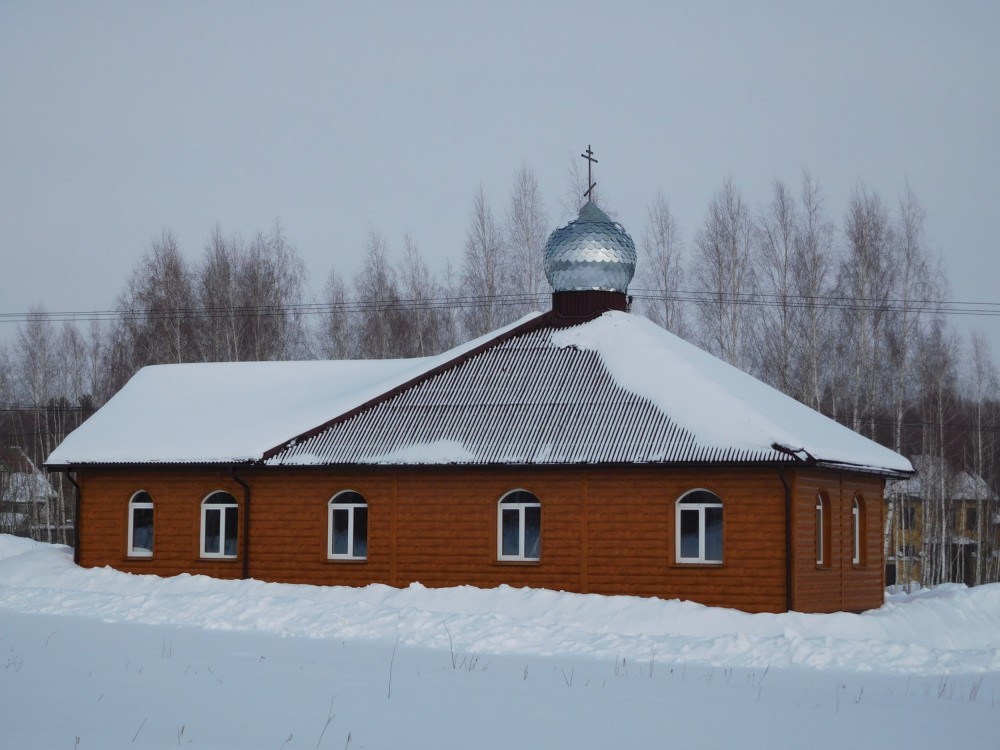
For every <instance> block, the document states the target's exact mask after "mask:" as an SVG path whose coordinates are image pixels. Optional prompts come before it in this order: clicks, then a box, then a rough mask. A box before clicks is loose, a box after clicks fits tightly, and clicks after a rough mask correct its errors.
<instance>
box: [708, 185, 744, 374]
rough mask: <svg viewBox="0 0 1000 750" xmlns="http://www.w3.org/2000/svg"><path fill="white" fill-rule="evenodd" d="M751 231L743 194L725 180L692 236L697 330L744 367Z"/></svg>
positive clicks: (716, 350) (723, 355) (719, 352)
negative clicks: (700, 224)
mask: <svg viewBox="0 0 1000 750" xmlns="http://www.w3.org/2000/svg"><path fill="white" fill-rule="evenodd" d="M753 238H754V231H753V222H752V221H751V219H750V212H749V211H748V209H747V206H746V203H745V202H744V200H743V196H742V195H741V194H740V192H739V191H738V190H737V189H736V187H735V186H734V185H733V183H732V180H728V179H727V180H726V181H725V183H724V184H723V186H722V188H721V189H720V190H719V192H717V193H716V194H715V196H714V197H713V198H712V203H711V205H710V206H709V209H708V216H707V217H706V219H705V224H704V225H703V226H702V228H701V229H700V230H699V231H698V234H697V235H696V236H695V258H694V281H695V286H696V288H697V292H698V295H699V300H698V304H697V313H698V322H699V336H700V339H701V342H702V345H703V346H704V347H705V348H706V349H708V350H709V351H710V352H712V353H713V354H715V355H716V356H718V357H721V358H722V359H724V360H725V361H727V362H729V363H730V364H732V365H735V366H736V367H739V368H740V369H743V370H748V369H751V368H750V364H751V361H752V359H751V355H752V354H753V353H754V352H753V342H752V339H753V334H754V326H753V320H752V312H753V308H752V307H750V306H749V304H748V303H749V302H750V301H752V295H753V294H754V291H755V287H756V280H755V260H754V252H753V250H754V242H753Z"/></svg>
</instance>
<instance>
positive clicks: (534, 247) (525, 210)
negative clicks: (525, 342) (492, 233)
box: [505, 166, 549, 316]
mask: <svg viewBox="0 0 1000 750" xmlns="http://www.w3.org/2000/svg"><path fill="white" fill-rule="evenodd" d="M505 218H506V221H505V228H506V232H507V237H506V245H507V248H508V249H509V253H510V264H511V285H512V287H513V289H514V290H515V292H516V293H517V294H519V295H521V296H522V297H523V298H524V300H525V301H524V302H523V303H521V304H518V305H517V306H516V308H515V310H514V311H513V314H514V315H516V316H521V315H524V314H525V313H528V312H531V311H532V310H536V309H538V307H539V305H540V304H541V303H543V299H542V298H543V296H544V294H545V292H547V291H549V284H548V281H547V280H546V278H545V268H544V257H543V256H544V253H545V240H546V238H547V237H548V232H549V228H548V226H547V224H546V220H545V205H544V203H543V201H542V195H541V191H540V190H539V188H538V180H537V179H536V178H535V173H534V172H532V171H531V170H530V169H529V168H528V167H527V166H522V167H521V170H520V171H519V172H518V173H517V177H516V178H515V180H514V187H513V188H511V191H510V204H509V206H508V208H507V214H506V217H505Z"/></svg>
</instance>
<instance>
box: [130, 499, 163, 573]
mask: <svg viewBox="0 0 1000 750" xmlns="http://www.w3.org/2000/svg"><path fill="white" fill-rule="evenodd" d="M140 495H145V496H146V497H147V498H149V499H148V500H137V499H136V498H138V497H139V496H140ZM137 510H150V511H153V532H152V536H151V539H150V548H149V549H146V548H145V547H136V546H135V511H137ZM155 544H156V510H155V508H154V507H153V497H152V496H151V495H150V494H149V493H148V492H146V491H145V490H139V491H138V492H136V493H135V494H134V495H132V497H131V498H129V501H128V556H129V557H152V556H153V549H152V547H153V545H155Z"/></svg>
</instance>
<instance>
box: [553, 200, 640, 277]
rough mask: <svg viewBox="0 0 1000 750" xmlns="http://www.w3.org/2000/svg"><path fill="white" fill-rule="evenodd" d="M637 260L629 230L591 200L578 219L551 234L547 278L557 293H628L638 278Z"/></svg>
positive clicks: (582, 209) (581, 210)
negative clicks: (636, 275)
mask: <svg viewBox="0 0 1000 750" xmlns="http://www.w3.org/2000/svg"><path fill="white" fill-rule="evenodd" d="M635 257H636V256H635V243H634V242H632V238H631V237H629V235H628V232H626V231H625V228H624V227H622V225H621V224H619V223H618V222H617V221H612V220H611V218H610V217H609V216H608V215H607V214H606V213H604V212H603V211H602V210H601V209H599V208H598V207H597V205H596V204H595V203H594V202H593V201H587V203H586V205H584V207H583V208H581V209H580V215H579V216H577V218H576V219H574V220H573V221H571V222H570V223H569V224H567V225H566V226H564V227H559V229H556V230H555V231H554V232H553V233H552V234H550V235H549V239H548V242H546V243H545V276H546V278H548V280H549V283H550V284H551V285H552V289H553V290H555V291H556V292H574V291H586V290H591V289H599V290H604V291H609V292H621V293H623V294H624V293H625V292H627V291H628V285H629V282H630V281H632V277H633V276H634V275H635Z"/></svg>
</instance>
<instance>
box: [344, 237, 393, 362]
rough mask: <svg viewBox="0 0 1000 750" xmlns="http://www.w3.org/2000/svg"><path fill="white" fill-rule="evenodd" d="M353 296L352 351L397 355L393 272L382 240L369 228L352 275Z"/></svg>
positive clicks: (377, 356)
mask: <svg viewBox="0 0 1000 750" xmlns="http://www.w3.org/2000/svg"><path fill="white" fill-rule="evenodd" d="M354 298H355V299H356V300H357V303H358V307H359V309H360V311H361V312H360V313H359V315H358V316H357V318H356V319H355V324H354V326H353V331H354V334H355V340H354V351H355V352H356V353H357V356H359V357H361V358H363V359H386V358H389V357H397V356H399V355H400V350H401V345H400V340H399V337H400V332H401V330H402V328H403V326H402V324H401V321H400V318H401V312H400V300H399V289H398V287H397V285H396V272H395V269H394V268H393V265H392V262H391V260H390V258H389V250H388V247H387V246H386V244H385V240H384V239H383V238H382V236H381V235H380V234H378V233H377V232H369V234H368V243H367V246H366V248H365V259H364V263H363V264H362V267H361V270H360V271H358V273H357V274H356V275H355V277H354Z"/></svg>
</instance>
